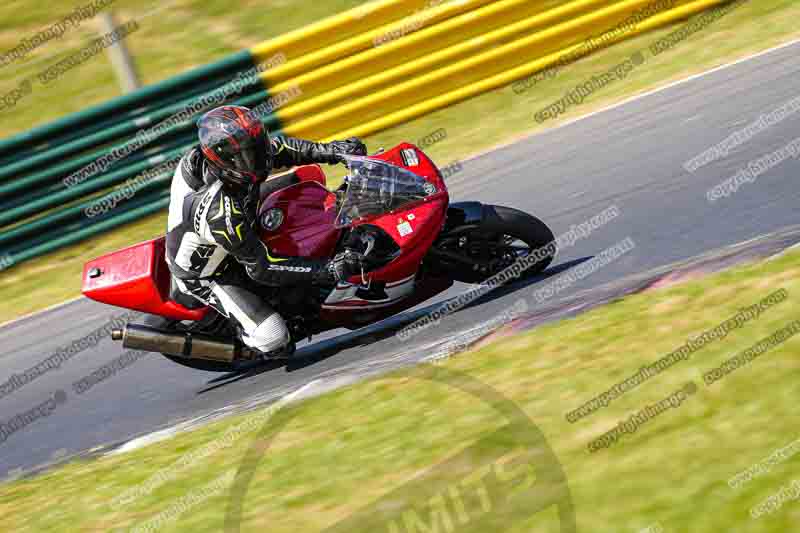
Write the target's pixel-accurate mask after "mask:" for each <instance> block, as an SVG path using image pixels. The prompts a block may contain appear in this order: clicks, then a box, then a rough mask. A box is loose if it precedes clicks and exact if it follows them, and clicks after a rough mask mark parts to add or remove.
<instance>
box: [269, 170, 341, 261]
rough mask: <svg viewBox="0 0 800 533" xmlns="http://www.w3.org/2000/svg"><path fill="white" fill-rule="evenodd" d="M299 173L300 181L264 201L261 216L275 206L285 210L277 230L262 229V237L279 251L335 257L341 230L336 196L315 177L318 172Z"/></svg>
mask: <svg viewBox="0 0 800 533" xmlns="http://www.w3.org/2000/svg"><path fill="white" fill-rule="evenodd" d="M298 170H301V172H302V169H298ZM298 175H299V176H300V179H301V182H300V183H298V184H296V185H292V186H291V187H287V188H285V189H283V190H280V191H277V192H275V193H272V194H271V195H270V196H269V197H268V198H267V199H266V200H264V202H263V203H262V204H261V207H260V209H259V215H258V216H259V220H260V219H261V217H262V215H263V214H264V213H266V212H267V211H270V210H272V209H279V210H280V211H281V213H282V214H283V222H282V223H281V224H280V226H278V227H277V228H276V229H275V230H274V231H266V230H263V231H262V232H261V239H262V240H263V241H264V242H265V243H267V246H269V249H270V250H271V251H273V252H275V253H276V254H277V255H283V256H287V257H315V258H328V257H332V256H333V254H334V252H335V249H336V243H337V242H338V240H339V234H340V231H339V230H338V229H336V228H335V227H334V220H335V219H336V208H335V206H336V197H335V195H334V194H333V193H331V192H330V191H328V189H326V188H325V187H324V186H322V185H321V184H320V183H319V181H318V180H317V179H315V175H313V174H309V175H306V174H301V173H300V172H298ZM304 177H305V178H304ZM323 179H324V176H323Z"/></svg>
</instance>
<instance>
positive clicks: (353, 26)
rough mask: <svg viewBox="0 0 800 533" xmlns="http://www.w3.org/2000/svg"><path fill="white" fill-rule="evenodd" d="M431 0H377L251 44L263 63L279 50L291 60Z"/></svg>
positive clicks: (398, 16) (251, 51)
mask: <svg viewBox="0 0 800 533" xmlns="http://www.w3.org/2000/svg"><path fill="white" fill-rule="evenodd" d="M430 2H431V0H378V1H375V2H369V3H367V4H364V5H362V6H360V7H357V8H355V9H349V10H347V11H345V12H343V13H340V14H338V15H335V16H333V17H329V18H326V19H323V20H321V21H319V22H317V23H314V24H311V25H309V26H305V27H303V28H299V29H297V30H294V31H290V32H288V33H286V34H284V35H280V36H278V37H275V38H274V39H270V40H268V41H264V42H262V43H259V44H257V45H255V46H253V47H251V48H250V53H251V54H252V55H253V57H254V59H255V60H256V62H258V63H261V62H263V61H265V60H267V59H268V58H270V57H272V56H273V55H275V54H277V53H282V54H284V55H285V56H286V57H287V58H288V59H289V60H292V59H296V58H298V57H302V56H304V55H306V54H309V53H311V52H313V51H315V50H319V49H320V48H324V47H326V46H330V45H333V44H335V43H337V42H338V41H341V40H342V39H346V38H349V37H352V36H354V35H359V34H362V33H364V32H365V31H368V30H371V29H373V28H376V27H379V26H383V25H385V24H389V23H391V22H394V21H396V20H399V19H401V18H404V17H407V16H408V15H410V14H412V13H414V12H415V11H419V10H421V9H424V8H425V6H427V5H429V4H430Z"/></svg>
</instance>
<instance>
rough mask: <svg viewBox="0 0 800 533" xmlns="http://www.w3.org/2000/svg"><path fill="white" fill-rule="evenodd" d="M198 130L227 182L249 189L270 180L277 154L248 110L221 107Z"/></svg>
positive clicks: (210, 158)
mask: <svg viewBox="0 0 800 533" xmlns="http://www.w3.org/2000/svg"><path fill="white" fill-rule="evenodd" d="M197 128H198V136H199V137H200V147H201V150H202V151H203V155H205V157H206V160H207V161H208V162H209V163H210V164H211V165H212V167H215V170H216V172H215V174H217V175H218V176H219V178H220V179H221V180H222V181H223V182H226V183H228V184H230V185H233V186H236V187H249V186H250V185H251V184H254V183H258V182H260V181H263V180H265V179H267V176H269V173H270V172H271V171H272V166H273V157H274V155H275V154H274V153H273V151H274V150H273V147H272V142H271V141H270V137H269V132H268V131H267V129H266V128H265V127H264V125H263V124H262V123H261V121H260V120H259V119H258V117H256V116H255V114H254V113H252V112H251V111H250V110H249V109H248V108H246V107H242V106H233V105H225V106H221V107H217V108H215V109H212V110H211V111H209V112H207V113H206V114H204V115H203V116H202V117H201V118H200V120H198V121H197Z"/></svg>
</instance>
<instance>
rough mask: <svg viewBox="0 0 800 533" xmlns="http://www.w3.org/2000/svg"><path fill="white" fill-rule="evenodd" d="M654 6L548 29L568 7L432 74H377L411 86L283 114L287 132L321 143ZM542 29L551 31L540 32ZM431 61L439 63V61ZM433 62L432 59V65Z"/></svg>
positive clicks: (641, 1)
mask: <svg viewBox="0 0 800 533" xmlns="http://www.w3.org/2000/svg"><path fill="white" fill-rule="evenodd" d="M589 3H590V2H587V1H586V0H582V1H580V2H574V3H573V4H577V5H581V6H583V5H586V4H589ZM651 4H652V0H625V1H622V2H617V3H614V4H611V5H608V6H606V7H604V8H602V9H598V10H594V11H589V13H588V14H586V15H583V16H580V17H577V18H574V19H569V20H567V21H566V22H561V23H559V24H556V25H554V26H551V27H547V26H548V25H547V22H550V21H551V20H553V19H558V16H559V15H560V13H559V11H561V10H564V9H565V7H566V6H562V7H561V8H557V9H555V10H551V11H548V12H545V13H542V14H538V15H534V16H533V17H530V18H529V19H526V20H523V21H521V22H520V23H518V24H520V25H521V26H522V27H526V28H539V29H540V31H535V32H533V33H532V34H531V35H529V36H527V37H523V38H518V39H515V40H514V39H512V40H509V41H508V42H506V44H500V45H499V46H490V44H495V43H497V42H502V41H503V39H502V36H503V35H505V32H506V31H508V30H509V28H504V29H501V30H497V31H496V32H497V33H498V34H499V37H497V38H496V39H491V38H490V36H488V35H487V36H480V37H477V38H475V39H473V40H471V41H467V42H466V43H461V44H459V45H456V46H455V47H453V48H454V50H451V53H455V54H459V51H460V50H461V49H465V48H467V49H473V50H474V51H475V53H473V54H470V55H468V56H466V58H465V59H462V60H459V61H455V62H452V63H449V64H447V65H445V66H443V67H441V68H437V69H435V70H431V71H426V70H425V69H424V68H423V67H424V64H425V63H426V61H425V60H423V61H415V62H413V63H412V64H411V65H407V66H404V67H400V70H401V72H400V73H397V72H392V71H389V72H386V73H381V74H378V77H379V78H387V77H391V78H393V79H396V80H406V81H401V82H399V83H394V84H392V85H390V86H388V87H386V88H384V89H382V90H378V91H376V92H374V93H372V94H369V95H367V96H364V97H361V98H357V99H355V100H351V101H348V102H347V103H344V104H343V105H338V106H336V107H334V108H330V109H329V110H327V111H325V112H322V113H317V114H313V115H311V116H309V117H308V118H306V119H302V120H298V121H296V122H292V121H290V118H289V117H288V116H287V114H288V110H284V111H282V112H281V113H280V117H281V119H282V120H283V121H284V123H285V124H286V125H285V126H284V131H286V132H287V133H289V134H291V135H298V136H301V137H302V136H305V137H311V138H320V137H325V136H328V135H331V134H332V133H334V132H336V131H338V130H341V129H343V128H348V127H350V126H353V125H355V124H363V123H364V122H365V121H369V120H373V119H379V118H380V117H381V116H383V115H385V114H386V113H391V112H393V111H397V110H401V109H405V108H407V107H409V106H413V105H415V104H417V103H419V102H422V101H424V100H426V99H429V98H435V97H437V96H439V95H441V94H443V93H447V92H450V91H453V90H456V89H458V88H461V87H464V86H469V85H471V84H473V83H476V82H478V81H481V80H484V79H486V78H489V77H491V76H493V75H495V74H497V73H501V72H506V71H508V70H510V69H513V68H515V67H517V66H519V65H520V64H523V63H527V62H530V61H531V60H533V59H537V58H541V57H544V56H546V55H548V54H550V53H553V52H556V51H558V50H563V49H564V48H566V47H568V46H571V45H573V44H576V43H580V42H583V41H584V40H585V39H586V38H587V37H589V36H592V35H596V34H597V33H599V32H602V31H604V30H606V29H609V28H613V27H615V25H618V24H619V23H620V22H622V21H624V20H626V19H627V18H628V17H630V16H631V14H633V13H635V12H636V11H637V10H639V9H641V8H642V7H644V6H647V5H651ZM481 22H482V19H480V18H476V19H475V22H474V24H481ZM543 27H546V29H541V28H543ZM511 29H512V30H514V29H516V28H511ZM484 43H486V45H485V44H484ZM478 51H480V52H478ZM445 53H446V52H445ZM432 57H433V58H434V59H435V56H432ZM430 59H431V58H428V60H430ZM375 83H377V82H375ZM301 88H302V87H301Z"/></svg>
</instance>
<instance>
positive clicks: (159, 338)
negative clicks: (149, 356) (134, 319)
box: [111, 324, 256, 363]
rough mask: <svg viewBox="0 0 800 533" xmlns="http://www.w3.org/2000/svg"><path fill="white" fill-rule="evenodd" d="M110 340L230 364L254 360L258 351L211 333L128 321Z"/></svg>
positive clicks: (165, 352)
mask: <svg viewBox="0 0 800 533" xmlns="http://www.w3.org/2000/svg"><path fill="white" fill-rule="evenodd" d="M111 339H113V340H115V341H122V346H123V347H125V348H128V349H131V350H143V351H145V352H161V353H163V354H167V355H172V356H175V357H183V358H186V359H207V360H210V361H223V362H226V363H230V362H233V361H236V360H242V359H255V358H256V354H255V352H254V351H253V350H251V349H250V348H248V347H246V346H243V345H242V344H241V343H240V342H238V340H237V342H230V341H224V340H220V339H218V338H215V337H209V336H208V335H195V334H192V333H186V332H184V333H179V332H174V331H162V330H160V329H156V328H151V327H149V326H141V325H139V324H128V325H126V326H125V327H124V328H122V329H114V330H112V331H111Z"/></svg>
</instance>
